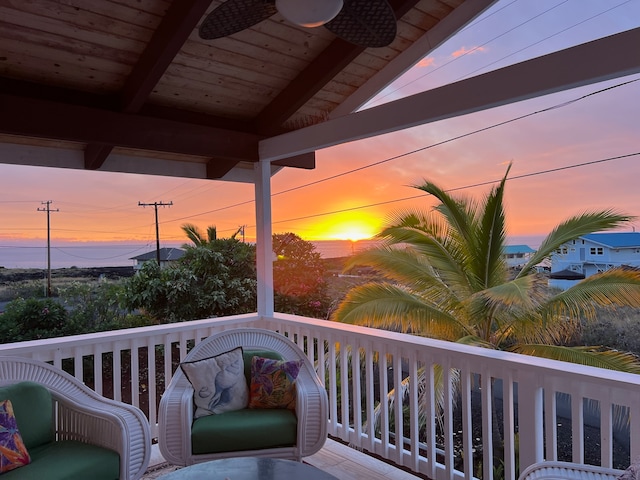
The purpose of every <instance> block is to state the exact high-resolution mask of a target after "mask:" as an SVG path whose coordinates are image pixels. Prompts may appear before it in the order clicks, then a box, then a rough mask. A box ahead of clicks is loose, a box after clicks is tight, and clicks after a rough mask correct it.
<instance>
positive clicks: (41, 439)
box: [0, 382, 54, 453]
mask: <svg viewBox="0 0 640 480" xmlns="http://www.w3.org/2000/svg"><path fill="white" fill-rule="evenodd" d="M7 399H9V400H11V403H12V405H13V412H14V414H15V417H16V423H17V424H18V429H19V430H20V434H21V435H22V441H23V442H24V444H25V446H26V447H27V450H28V451H29V453H31V449H32V448H34V447H38V446H40V445H44V444H47V443H49V442H52V441H53V439H54V433H53V400H52V398H51V392H49V390H47V388H46V387H44V386H42V385H40V384H39V383H34V382H18V383H14V384H12V385H6V386H4V387H0V401H2V400H7Z"/></svg>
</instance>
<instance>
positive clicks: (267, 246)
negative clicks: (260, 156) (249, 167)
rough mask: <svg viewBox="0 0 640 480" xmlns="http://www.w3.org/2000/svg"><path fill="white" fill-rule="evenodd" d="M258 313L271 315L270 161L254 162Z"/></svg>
mask: <svg viewBox="0 0 640 480" xmlns="http://www.w3.org/2000/svg"><path fill="white" fill-rule="evenodd" d="M254 169H255V196H256V261H257V274H258V315H260V316H272V315H273V239H272V235H271V162H270V161H268V160H260V161H259V162H258V163H256V164H255V167H254Z"/></svg>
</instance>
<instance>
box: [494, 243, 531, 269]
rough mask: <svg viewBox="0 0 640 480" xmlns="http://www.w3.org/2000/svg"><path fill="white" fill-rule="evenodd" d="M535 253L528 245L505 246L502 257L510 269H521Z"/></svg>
mask: <svg viewBox="0 0 640 480" xmlns="http://www.w3.org/2000/svg"><path fill="white" fill-rule="evenodd" d="M534 253H536V251H535V250H534V249H533V248H531V247H530V246H528V245H506V246H505V247H504V251H503V252H502V255H503V256H504V258H505V259H506V261H507V265H508V266H509V267H511V268H522V267H524V265H525V263H527V262H528V261H529V258H531V256H532V255H533V254H534Z"/></svg>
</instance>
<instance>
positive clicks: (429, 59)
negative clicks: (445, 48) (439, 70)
mask: <svg viewBox="0 0 640 480" xmlns="http://www.w3.org/2000/svg"><path fill="white" fill-rule="evenodd" d="M434 63H436V59H435V58H433V57H425V58H423V59H422V60H420V61H419V62H418V63H417V64H416V67H418V68H424V67H430V66H431V65H433V64H434Z"/></svg>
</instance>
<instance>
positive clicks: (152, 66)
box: [85, 0, 211, 170]
mask: <svg viewBox="0 0 640 480" xmlns="http://www.w3.org/2000/svg"><path fill="white" fill-rule="evenodd" d="M210 5H211V0H174V1H173V2H172V3H171V6H170V7H169V8H168V9H167V13H166V14H165V16H164V18H163V19H162V22H161V23H160V25H159V26H158V28H157V29H156V31H155V32H154V34H153V36H152V37H151V40H150V41H149V44H148V45H147V48H146V49H145V50H144V52H143V53H142V55H141V56H140V59H139V60H138V63H137V64H136V66H135V67H134V68H133V70H132V72H131V74H130V75H129V77H128V78H127V81H126V83H125V85H124V88H123V89H122V92H121V94H120V110H121V111H122V112H125V113H137V112H138V111H140V109H141V108H142V106H143V105H144V103H145V102H146V101H147V99H148V98H149V95H150V94H151V92H152V91H153V88H154V87H155V86H156V84H157V83H158V81H160V78H162V75H164V72H165V71H166V70H167V68H168V67H169V65H170V64H171V62H172V61H173V59H174V58H175V56H176V55H177V54H178V52H179V51H180V49H181V48H182V46H183V45H184V42H186V41H187V39H188V38H189V35H191V33H192V32H193V30H194V28H195V27H196V26H197V24H198V21H199V20H200V19H201V18H202V16H203V15H204V14H205V13H206V11H207V8H209V6H210ZM112 150H113V145H95V144H91V145H87V148H86V150H85V168H87V169H90V170H97V169H98V168H100V167H101V166H102V165H103V164H104V161H105V160H106V159H107V157H108V156H109V154H110V153H111V151H112Z"/></svg>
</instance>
